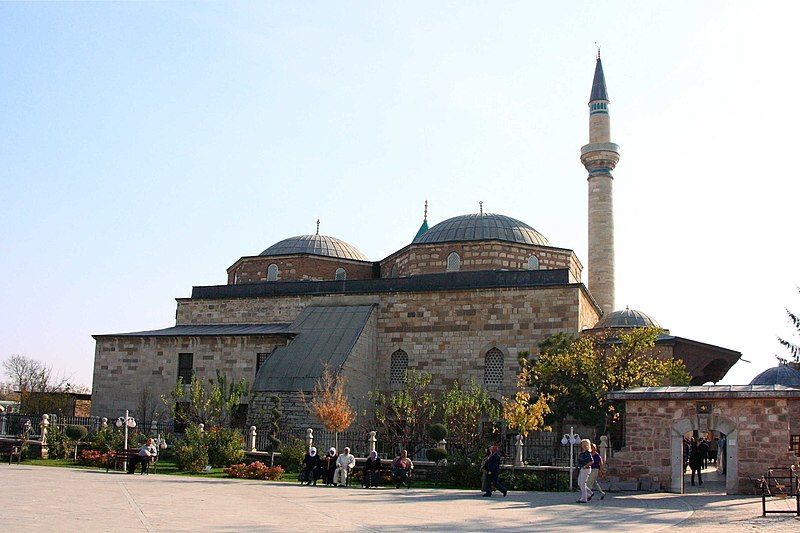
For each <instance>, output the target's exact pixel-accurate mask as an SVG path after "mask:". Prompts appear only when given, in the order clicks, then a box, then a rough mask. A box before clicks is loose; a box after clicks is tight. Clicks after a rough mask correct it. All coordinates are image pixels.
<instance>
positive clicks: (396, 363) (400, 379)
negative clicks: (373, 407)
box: [389, 350, 408, 385]
mask: <svg viewBox="0 0 800 533" xmlns="http://www.w3.org/2000/svg"><path fill="white" fill-rule="evenodd" d="M407 371H408V354H407V353H406V352H404V351H403V350H397V351H396V352H394V353H393V354H392V360H391V362H390V364H389V384H391V385H402V384H403V383H405V382H406V372H407Z"/></svg>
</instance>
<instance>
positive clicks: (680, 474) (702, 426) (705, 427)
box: [671, 414, 739, 494]
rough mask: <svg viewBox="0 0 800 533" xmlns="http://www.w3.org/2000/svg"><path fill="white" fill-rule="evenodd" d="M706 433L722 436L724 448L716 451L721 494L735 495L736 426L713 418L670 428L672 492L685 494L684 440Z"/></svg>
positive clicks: (680, 422) (694, 419)
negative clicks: (721, 475) (720, 469)
mask: <svg viewBox="0 0 800 533" xmlns="http://www.w3.org/2000/svg"><path fill="white" fill-rule="evenodd" d="M695 432H696V433H695ZM707 433H714V434H717V433H719V434H721V435H724V436H725V441H724V442H725V444H724V446H720V447H719V448H718V452H717V453H718V459H717V463H718V464H721V465H724V471H725V476H724V478H725V492H727V493H728V494H734V493H736V489H737V482H738V470H739V454H738V447H737V442H736V441H737V433H738V432H737V431H736V424H735V423H734V422H733V421H732V420H730V419H728V418H723V417H720V416H716V415H713V414H712V415H696V416H693V417H690V418H684V419H681V420H678V421H676V422H675V423H674V424H673V425H672V486H671V490H672V492H678V493H680V494H683V493H684V492H685V487H684V466H685V463H684V436H686V435H694V434H707Z"/></svg>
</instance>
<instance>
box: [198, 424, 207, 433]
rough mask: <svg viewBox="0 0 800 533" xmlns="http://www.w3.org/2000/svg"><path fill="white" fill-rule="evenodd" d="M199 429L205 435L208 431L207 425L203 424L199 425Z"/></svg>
mask: <svg viewBox="0 0 800 533" xmlns="http://www.w3.org/2000/svg"><path fill="white" fill-rule="evenodd" d="M197 427H198V428H199V429H200V433H203V432H204V431H205V430H206V425H205V424H203V423H202V422H201V423H199V424H197Z"/></svg>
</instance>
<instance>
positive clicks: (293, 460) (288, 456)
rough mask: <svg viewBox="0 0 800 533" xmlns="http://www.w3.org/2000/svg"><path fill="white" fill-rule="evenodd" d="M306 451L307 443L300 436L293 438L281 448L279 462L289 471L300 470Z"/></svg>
mask: <svg viewBox="0 0 800 533" xmlns="http://www.w3.org/2000/svg"><path fill="white" fill-rule="evenodd" d="M306 451H307V450H306V443H305V442H303V441H302V440H300V439H298V438H293V439H291V440H290V441H289V443H288V444H287V445H286V446H284V447H283V448H281V456H280V460H279V462H280V464H281V466H283V468H284V469H285V470H286V471H287V472H299V471H300V467H301V465H302V464H303V458H304V457H305V456H306Z"/></svg>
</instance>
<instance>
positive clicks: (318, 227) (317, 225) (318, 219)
mask: <svg viewBox="0 0 800 533" xmlns="http://www.w3.org/2000/svg"><path fill="white" fill-rule="evenodd" d="M317 235H319V219H317Z"/></svg>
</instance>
